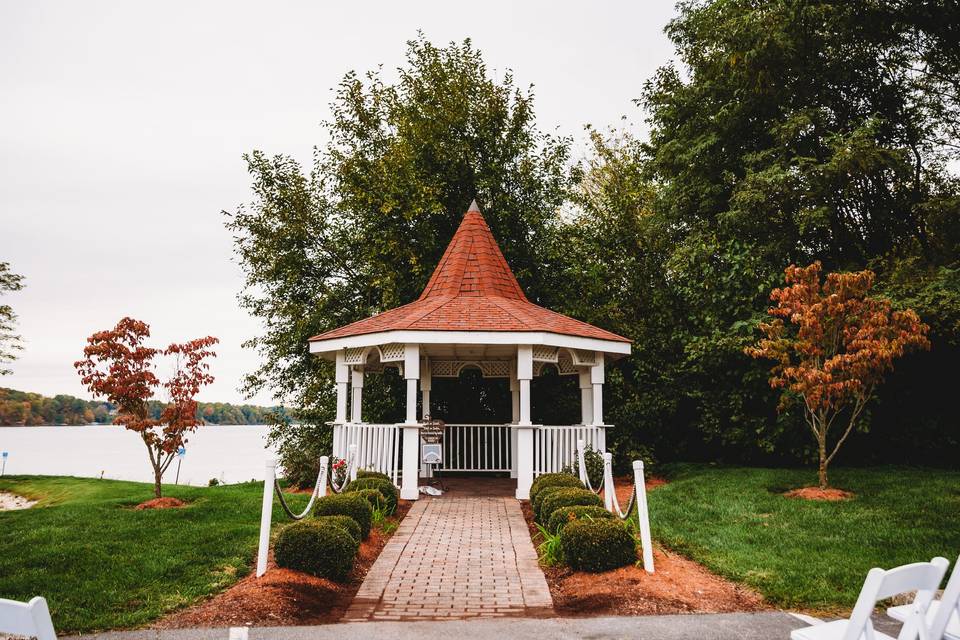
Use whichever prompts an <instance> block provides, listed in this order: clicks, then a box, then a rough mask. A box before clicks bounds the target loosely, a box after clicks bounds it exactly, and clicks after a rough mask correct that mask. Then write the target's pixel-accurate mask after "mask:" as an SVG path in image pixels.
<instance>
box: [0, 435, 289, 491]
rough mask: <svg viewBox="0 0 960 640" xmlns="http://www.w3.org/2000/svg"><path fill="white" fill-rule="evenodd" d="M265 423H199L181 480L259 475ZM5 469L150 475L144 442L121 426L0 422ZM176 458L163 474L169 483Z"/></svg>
mask: <svg viewBox="0 0 960 640" xmlns="http://www.w3.org/2000/svg"><path fill="white" fill-rule="evenodd" d="M268 429H269V427H266V426H263V425H257V426H219V425H209V426H204V427H200V428H199V429H197V431H196V433H194V434H192V435H191V436H190V437H189V438H188V441H187V455H186V456H184V458H183V460H182V463H181V469H180V484H192V485H206V484H207V483H208V482H209V481H210V479H211V478H217V479H218V480H220V481H221V482H227V483H234V482H243V481H245V480H250V479H256V480H263V472H264V463H265V462H266V460H267V458H268V457H270V456H271V455H272V453H271V452H270V451H269V450H267V449H266V444H267V441H266V437H267V431H268ZM0 451H6V452H8V456H7V460H6V463H7V464H6V473H7V474H30V475H56V476H85V477H91V478H98V477H100V475H101V474H103V477H104V478H114V479H118V480H139V481H143V482H152V481H153V470H152V469H151V467H150V460H149V458H148V457H147V448H146V446H145V445H144V444H143V441H142V440H141V439H140V437H139V436H138V435H137V434H136V433H133V432H131V431H127V430H126V429H124V428H122V427H114V426H90V427H0ZM176 474H177V460H174V461H173V463H172V464H171V465H170V469H169V470H168V471H167V473H166V474H165V475H164V476H163V480H164V482H165V483H173V481H174V479H175V477H176Z"/></svg>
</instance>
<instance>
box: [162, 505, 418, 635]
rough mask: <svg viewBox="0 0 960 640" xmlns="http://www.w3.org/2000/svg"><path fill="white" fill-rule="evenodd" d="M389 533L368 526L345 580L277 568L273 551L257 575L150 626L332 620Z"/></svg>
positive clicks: (403, 510) (401, 510)
mask: <svg viewBox="0 0 960 640" xmlns="http://www.w3.org/2000/svg"><path fill="white" fill-rule="evenodd" d="M412 504H413V503H412V502H408V501H405V500H401V501H400V504H399V505H398V507H397V512H396V513H395V514H394V515H393V516H391V517H390V520H391V521H393V522H394V523H399V522H400V521H401V520H402V519H403V517H404V516H405V515H406V514H407V511H409V510H410V507H411V506H412ZM389 538H390V536H388V535H384V533H383V532H382V531H381V530H380V529H373V530H371V531H370V535H369V536H368V537H367V539H366V540H364V541H363V542H361V543H360V550H359V551H358V552H357V558H356V561H355V562H354V565H353V571H352V572H351V574H350V577H349V579H348V580H347V581H346V582H345V583H343V584H338V583H336V582H331V581H330V580H325V579H323V578H316V577H314V576H311V575H308V574H305V573H301V572H299V571H292V570H290V569H281V568H279V567H277V566H276V565H275V564H274V562H273V553H272V552H271V554H270V559H269V561H268V564H267V572H266V573H265V574H264V575H263V576H262V577H261V578H257V577H255V576H254V575H253V574H252V573H251V574H250V575H249V576H247V577H245V578H243V579H242V580H240V581H239V582H238V583H236V584H235V585H233V586H232V587H230V588H229V589H227V590H226V591H224V592H223V593H220V594H218V595H216V596H213V597H212V598H210V599H209V600H206V601H204V602H201V603H199V604H196V605H193V606H191V607H188V608H187V609H184V610H182V611H178V612H175V613H172V614H170V615H168V616H166V617H165V618H163V619H161V620H160V621H159V622H157V623H156V624H154V625H153V627H154V628H157V629H184V628H190V627H227V626H245V625H256V626H277V625H298V624H322V623H329V622H336V621H337V620H339V619H340V618H341V617H342V616H343V614H344V612H345V611H346V610H347V607H349V606H350V603H351V601H352V600H353V596H354V595H355V594H356V593H357V590H358V589H359V588H360V584H361V583H362V582H363V578H364V576H366V575H367V571H369V570H370V567H371V566H372V565H373V563H374V561H375V560H376V559H377V556H379V555H380V552H381V551H382V550H383V547H384V546H385V545H386V544H387V540H388V539H389Z"/></svg>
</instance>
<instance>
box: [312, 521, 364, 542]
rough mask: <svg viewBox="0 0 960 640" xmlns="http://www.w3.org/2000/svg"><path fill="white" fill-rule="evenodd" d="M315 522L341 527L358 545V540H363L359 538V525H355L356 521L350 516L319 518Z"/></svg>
mask: <svg viewBox="0 0 960 640" xmlns="http://www.w3.org/2000/svg"><path fill="white" fill-rule="evenodd" d="M316 522H319V523H321V524H332V525H334V526H337V527H343V528H344V529H346V531H347V533H349V534H350V537H351V538H353V539H354V540H356V541H357V543H358V544H359V543H360V540H362V539H363V538H361V537H360V536H361V531H360V525H359V524H357V521H356V520H354V519H353V518H351V517H350V516H320V517H319V518H317V519H316Z"/></svg>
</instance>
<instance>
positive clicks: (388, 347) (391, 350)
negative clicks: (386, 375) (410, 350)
mask: <svg viewBox="0 0 960 640" xmlns="http://www.w3.org/2000/svg"><path fill="white" fill-rule="evenodd" d="M377 349H378V350H379V351H380V362H397V361H398V360H403V353H404V348H403V345H402V344H399V343H397V342H391V343H390V344H385V345H382V346H379V347H377Z"/></svg>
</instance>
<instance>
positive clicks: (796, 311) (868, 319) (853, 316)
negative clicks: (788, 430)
mask: <svg viewBox="0 0 960 640" xmlns="http://www.w3.org/2000/svg"><path fill="white" fill-rule="evenodd" d="M820 272H821V266H820V263H819V262H815V263H814V264H811V265H810V266H807V267H798V266H795V265H790V266H789V267H787V269H786V271H785V273H786V284H787V286H785V287H783V288H778V289H774V290H773V291H772V292H771V293H770V299H771V300H772V301H773V302H774V303H776V305H775V306H774V307H772V308H770V309H769V310H768V313H769V315H770V320H769V322H763V323H761V324H760V330H761V331H762V332H763V334H764V337H763V338H762V339H761V340H760V341H759V342H758V343H757V344H756V345H754V346H751V347H748V348H747V349H746V353H747V354H748V355H750V356H753V357H755V358H768V359H771V360H774V361H775V363H776V364H774V366H773V368H772V370H771V372H770V386H772V387H773V388H775V389H783V390H784V394H783V396H782V398H781V403H780V406H781V409H783V408H786V407H787V406H789V405H790V404H792V403H794V402H798V403H799V404H800V405H801V406H802V407H803V412H804V417H805V418H806V422H807V425H809V427H810V430H811V431H812V432H813V435H814V438H816V441H817V450H818V454H819V461H820V464H819V483H820V488H821V489H826V488H827V486H828V484H827V467H828V466H829V464H830V462H831V461H833V459H834V457H835V456H836V455H837V451H839V450H840V446H841V445H842V444H843V443H844V441H845V440H846V439H847V436H849V435H850V432H851V431H852V430H853V428H854V426H855V425H856V424H857V422H858V420H860V418H861V417H862V415H863V410H864V409H865V408H866V406H867V403H868V402H869V401H870V398H871V397H872V396H873V392H874V389H875V388H876V387H877V385H878V384H880V383H881V382H882V381H883V376H884V374H885V373H886V372H888V371H891V370H892V369H893V361H894V360H895V359H897V358H899V357H900V356H902V355H903V354H904V353H907V352H909V351H911V350H916V349H929V348H930V342H929V340H927V337H926V334H927V331H928V330H929V327H928V326H927V325H926V324H924V323H923V322H921V321H920V318H919V316H917V314H916V313H915V312H914V311H913V310H912V309H906V310H904V311H895V310H893V308H892V307H891V304H890V301H889V300H886V299H884V298H879V297H871V296H869V295H868V294H869V291H870V288H871V287H872V286H873V281H874V275H873V272H871V271H858V272H855V273H830V274H828V275H827V277H826V280H825V281H821V277H820ZM835 423H839V425H840V427H841V431H840V432H839V433H840V437H839V438H837V439H836V441H835V442H834V443H833V445H832V447H830V446H828V436H829V434H830V431H831V428H832V427H833V426H834V424H835ZM828 452H829V453H828Z"/></svg>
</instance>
